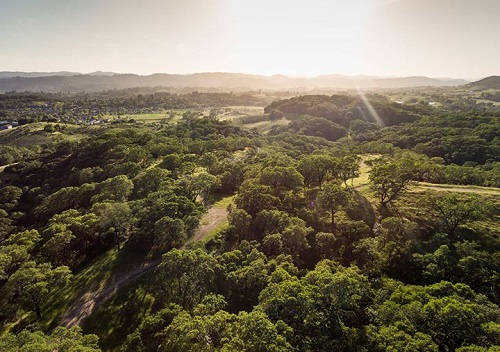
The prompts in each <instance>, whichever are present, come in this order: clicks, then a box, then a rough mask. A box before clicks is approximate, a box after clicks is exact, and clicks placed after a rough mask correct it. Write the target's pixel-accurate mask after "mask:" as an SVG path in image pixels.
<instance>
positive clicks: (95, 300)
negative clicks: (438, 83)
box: [0, 87, 500, 352]
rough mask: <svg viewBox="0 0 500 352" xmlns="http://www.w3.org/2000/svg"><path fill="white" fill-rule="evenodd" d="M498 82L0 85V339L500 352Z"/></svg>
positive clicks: (138, 349) (96, 346)
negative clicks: (329, 89)
mask: <svg viewBox="0 0 500 352" xmlns="http://www.w3.org/2000/svg"><path fill="white" fill-rule="evenodd" d="M488 89H490V88H488ZM497 97H498V91H495V92H493V91H491V90H484V91H477V90H474V89H472V88H464V87H460V88H453V87H451V88H450V87H447V88H432V89H431V88H429V89H416V88H408V89H387V90H372V91H363V92H361V91H349V90H346V91H343V92H334V93H329V94H317V92H314V94H306V95H297V94H294V93H293V92H291V91H286V92H267V93H266V92H262V91H249V92H239V93H227V92H226V93H223V92H217V93H214V92H183V93H179V92H175V93H174V92H165V91H163V92H162V91H158V90H156V89H145V88H141V89H139V88H138V89H125V90H111V91H104V92H96V93H78V94H69V93H34V92H32V93H28V92H24V93H22V92H17V93H14V92H11V93H5V94H0V120H6V121H18V122H19V126H17V127H14V128H12V129H9V130H3V131H0V351H6V352H7V351H9V352H14V351H16V352H17V351H22V352H35V351H43V352H45V351H46V352H52V351H58V352H63V351H64V352H65V351H68V352H73V351H75V352H76V351H78V352H99V351H121V352H178V351H192V352H198V351H203V352H232V351H246V352H278V351H279V352H282V351H284V352H313V351H314V352H321V351H324V352H330V351H339V352H344V351H345V352H384V351H390V352H396V351H402V352H452V351H457V352H493V351H499V349H500V347H499V346H500V342H499V341H500V323H499V322H500V309H499V307H498V295H499V293H500V291H499V288H500V286H499V283H500V281H499V279H500V276H499V269H500V267H499V266H500V251H499V250H500V239H499V236H500V210H499V205H500V110H498V104H497V103H496V102H497V100H495V99H496V98H497ZM467 102H468V103H467ZM241 106H247V107H251V108H255V107H259V108H260V109H262V113H259V114H257V115H255V114H254V113H253V111H254V110H248V111H251V112H249V113H246V112H244V111H243V109H242V108H241ZM228 107H231V109H232V110H227V111H229V112H230V113H224V114H223V111H225V110H223V109H224V108H228ZM245 111H246V110H245ZM255 111H257V110H255ZM146 114H158V115H159V116H160V115H161V116H160V117H156V116H155V118H154V119H152V118H149V117H145V115H146ZM231 114H233V115H231ZM122 115H126V118H125V117H123V116H122ZM91 121H94V122H95V121H99V122H98V123H90V122H91Z"/></svg>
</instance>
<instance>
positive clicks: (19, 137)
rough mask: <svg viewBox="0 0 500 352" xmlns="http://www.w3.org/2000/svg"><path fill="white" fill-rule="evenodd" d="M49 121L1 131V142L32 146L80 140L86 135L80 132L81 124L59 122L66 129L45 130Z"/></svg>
mask: <svg viewBox="0 0 500 352" xmlns="http://www.w3.org/2000/svg"><path fill="white" fill-rule="evenodd" d="M48 124H51V123H48V122H37V123H30V124H27V125H23V126H19V127H16V128H13V129H11V130H4V131H1V133H0V144H5V145H14V146H17V147H32V146H35V145H43V144H50V143H54V142H62V141H65V140H66V141H67V140H70V141H71V140H79V139H81V138H83V137H84V136H85V135H84V134H81V133H79V129H80V128H81V127H80V126H77V125H72V124H64V123H57V124H53V123H52V124H53V125H59V126H62V127H63V128H64V129H63V130H61V131H57V132H46V131H44V128H45V126H47V125H48Z"/></svg>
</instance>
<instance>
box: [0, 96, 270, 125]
mask: <svg viewBox="0 0 500 352" xmlns="http://www.w3.org/2000/svg"><path fill="white" fill-rule="evenodd" d="M265 103H266V99H264V98H259V96H258V95H255V94H250V93H239V94H233V93H198V92H191V93H184V94H175V93H169V92H165V91H154V90H153V91H151V90H146V92H144V93H142V92H141V91H139V92H136V91H135V90H133V89H132V90H130V89H124V90H111V91H104V92H99V93H79V94H63V93H14V92H12V93H5V94H1V95H0V119H6V120H12V121H18V122H19V123H21V124H25V123H30V122H38V121H49V122H72V123H84V122H90V121H92V120H94V119H99V118H102V116H104V115H121V114H140V113H151V112H159V111H165V110H171V109H188V108H207V107H220V106H234V105H264V104H265Z"/></svg>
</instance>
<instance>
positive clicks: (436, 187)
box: [352, 154, 500, 197]
mask: <svg viewBox="0 0 500 352" xmlns="http://www.w3.org/2000/svg"><path fill="white" fill-rule="evenodd" d="M378 157H380V155H378V154H365V155H362V156H361V162H360V170H359V171H360V174H359V177H356V178H355V179H353V180H352V184H353V186H354V188H356V189H357V190H359V191H361V192H362V193H367V192H368V191H369V175H370V170H371V167H370V165H368V164H367V161H369V160H374V159H377V158H378ZM428 190H431V191H437V192H458V193H474V194H479V195H490V196H498V197H500V188H496V187H481V186H473V185H451V184H439V183H428V182H417V184H416V185H415V186H414V187H412V188H411V189H410V192H414V193H415V192H423V191H428Z"/></svg>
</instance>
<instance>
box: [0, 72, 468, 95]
mask: <svg viewBox="0 0 500 352" xmlns="http://www.w3.org/2000/svg"><path fill="white" fill-rule="evenodd" d="M9 74H10V76H9ZM3 77H4V78H2V73H0V91H52V92H54V91H70V92H79V91H101V90H108V89H124V88H133V87H158V86H163V87H176V88H184V87H190V88H225V89H233V90H234V89H274V90H283V89H313V88H343V89H355V88H358V87H359V88H401V87H419V86H454V85H462V84H465V83H467V82H466V81H464V80H457V79H447V78H444V79H438V78H429V77H421V76H416V77H394V78H387V77H375V76H343V75H322V76H316V77H311V78H303V77H288V76H283V75H273V76H263V75H250V74H242V73H226V72H206V73H195V74H188V75H180V74H166V73H156V74H152V75H147V76H141V75H135V74H112V73H110V72H105V73H100V72H97V73H91V74H73V75H70V74H67V73H64V74H60V75H58V74H55V75H54V74H49V73H47V74H46V75H45V76H41V74H36V75H35V74H31V73H25V74H23V73H8V74H5V73H4V74H3Z"/></svg>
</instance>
